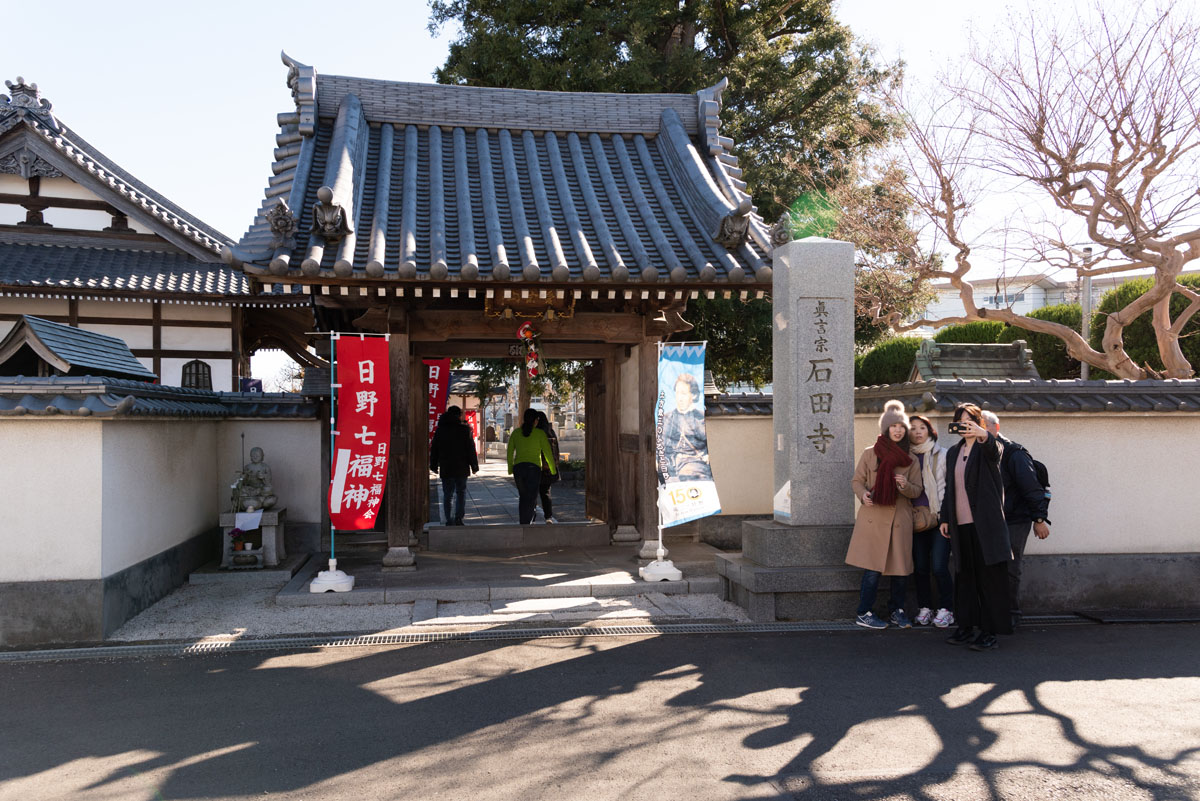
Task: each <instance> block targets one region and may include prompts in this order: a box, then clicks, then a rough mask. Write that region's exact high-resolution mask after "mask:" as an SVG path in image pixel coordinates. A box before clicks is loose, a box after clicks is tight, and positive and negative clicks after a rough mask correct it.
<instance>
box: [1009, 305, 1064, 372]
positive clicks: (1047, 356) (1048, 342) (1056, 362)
mask: <svg viewBox="0 0 1200 801" xmlns="http://www.w3.org/2000/svg"><path fill="white" fill-rule="evenodd" d="M1026 316H1027V317H1032V318H1034V319H1035V320H1048V321H1050V322H1053V323H1061V324H1062V325H1065V326H1067V327H1068V328H1072V329H1074V330H1076V331H1081V330H1083V310H1082V309H1081V308H1080V306H1079V304H1078V303H1061V304H1059V305H1057V306H1043V307H1042V308H1040V309H1034V310H1033V311H1031V312H1030V313H1029V314H1027V315H1026ZM1018 339H1023V340H1025V342H1026V343H1027V344H1028V345H1029V350H1030V351H1031V352H1032V353H1033V364H1034V366H1035V367H1037V371H1038V375H1040V376H1041V377H1042V378H1062V379H1066V378H1079V362H1078V361H1077V360H1075V359H1073V358H1071V357H1070V356H1068V355H1067V343H1065V342H1063V341H1062V340H1061V339H1059V338H1058V337H1056V336H1054V335H1052V334H1040V333H1038V332H1036V331H1027V330H1025V329H1024V328H1018V327H1017V326H1015V325H1008V326H1005V327H1004V330H1003V331H1001V332H1000V336H999V337H998V338H997V340H996V341H997V342H1016V341H1017V340H1018Z"/></svg>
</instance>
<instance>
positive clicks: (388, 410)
mask: <svg viewBox="0 0 1200 801" xmlns="http://www.w3.org/2000/svg"><path fill="white" fill-rule="evenodd" d="M334 347H335V348H336V349H337V382H338V385H339V386H338V387H337V388H336V392H337V424H336V425H337V428H336V434H335V437H334V445H333V469H332V471H331V479H330V482H329V519H330V522H331V523H332V525H333V527H334V528H335V529H342V530H354V529H364V528H373V527H374V526H375V519H376V517H378V515H379V510H380V508H381V504H382V502H383V488H384V486H385V484H386V483H387V464H388V455H389V453H388V451H389V448H390V443H391V432H392V392H391V379H390V377H389V375H388V343H387V340H386V339H385V338H383V337H358V336H355V335H353V334H348V335H344V336H339V337H337V339H336V340H335V341H334Z"/></svg>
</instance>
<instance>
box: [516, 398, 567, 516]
mask: <svg viewBox="0 0 1200 801" xmlns="http://www.w3.org/2000/svg"><path fill="white" fill-rule="evenodd" d="M537 419H538V413H537V410H536V409H526V410H525V414H524V415H523V416H522V417H521V427H520V428H514V429H513V430H512V433H511V434H510V435H509V437H508V472H509V474H510V475H512V477H513V481H515V482H516V484H517V496H518V499H519V500H518V506H517V511H518V516H519V517H520V520H521V525H523V526H527V525H529V524H530V523H532V522H533V512H534V510H535V509H536V508H537V499H538V490H539V489H540V488H541V483H542V458H543V457H545V460H546V463H547V464H549V465H550V472H551V473H552V474H557V473H558V466H557V465H556V464H555V460H554V452H553V451H552V450H551V449H550V439H549V438H548V437H547V436H546V432H545V431H542V430H541V429H540V428H538V427H537Z"/></svg>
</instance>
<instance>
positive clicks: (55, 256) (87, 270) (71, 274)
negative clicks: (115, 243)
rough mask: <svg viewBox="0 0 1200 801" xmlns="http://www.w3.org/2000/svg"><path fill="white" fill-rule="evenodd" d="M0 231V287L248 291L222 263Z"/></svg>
mask: <svg viewBox="0 0 1200 801" xmlns="http://www.w3.org/2000/svg"><path fill="white" fill-rule="evenodd" d="M8 239H11V235H9V234H6V233H0V286H21V287H44V288H67V289H102V290H135V291H144V292H163V293H170V294H203V295H248V294H249V291H250V285H249V281H248V280H247V278H246V276H245V275H243V274H242V273H239V272H237V271H236V270H232V269H230V268H229V267H226V266H225V265H223V264H220V263H219V262H218V263H213V262H201V261H197V260H196V259H194V258H193V257H191V256H189V255H187V254H186V253H179V252H170V253H164V252H160V251H152V250H142V249H120V248H113V247H111V246H110V247H107V248H104V247H98V246H83V245H74V244H61V245H57V244H56V245H49V244H29V243H16V242H11V241H6V240H8Z"/></svg>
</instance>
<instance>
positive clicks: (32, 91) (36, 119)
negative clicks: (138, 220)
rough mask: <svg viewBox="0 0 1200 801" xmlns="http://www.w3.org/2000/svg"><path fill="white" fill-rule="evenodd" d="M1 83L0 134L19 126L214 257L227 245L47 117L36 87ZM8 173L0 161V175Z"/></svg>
mask: <svg viewBox="0 0 1200 801" xmlns="http://www.w3.org/2000/svg"><path fill="white" fill-rule="evenodd" d="M5 84H6V85H7V86H8V90H9V94H0V136H3V135H4V134H6V133H8V132H9V131H10V130H12V129H14V128H16V127H17V126H19V125H22V124H23V125H25V126H26V127H27V128H28V129H29V130H30V131H32V132H33V133H34V134H35V135H36V136H37V137H39V138H40V139H41V140H42V141H44V142H45V143H46V144H47V145H49V146H50V147H52V148H54V149H55V150H57V151H58V152H59V153H61V154H62V155H63V156H65V157H66V158H67V159H68V160H69V161H70V162H73V163H74V164H76V165H78V167H79V168H81V169H82V170H84V171H86V173H87V174H88V175H90V176H92V177H93V178H95V179H96V180H98V181H100V182H101V183H102V184H104V185H106V186H108V187H110V188H111V189H112V190H114V191H115V192H117V193H118V194H119V195H120V196H122V197H123V198H126V199H127V200H128V201H130V202H131V203H133V204H134V205H136V206H137V207H139V208H140V209H142V211H143V212H145V213H146V214H148V215H149V216H150V217H152V218H154V219H156V220H157V221H159V222H160V223H162V224H164V225H166V226H169V227H170V228H171V229H172V230H174V231H176V232H178V233H179V234H181V235H183V236H184V237H186V238H187V239H188V240H190V241H192V242H194V243H196V244H197V245H199V246H201V247H202V248H203V249H204V250H205V251H207V252H209V253H211V254H213V255H214V257H215V256H216V255H217V254H220V253H221V251H222V249H223V248H224V247H225V246H226V245H227V244H228V243H229V241H230V240H229V237H227V236H225V235H224V234H222V233H221V232H220V231H218V230H217V229H215V228H213V227H212V226H210V225H208V224H207V223H205V222H203V221H202V220H200V219H199V218H197V217H195V216H194V215H192V214H190V213H188V212H187V211H185V210H184V209H183V208H181V207H180V206H178V205H176V204H175V203H172V202H171V201H170V200H168V199H167V198H165V197H163V196H162V195H161V194H159V193H158V192H156V191H154V190H153V189H151V188H150V187H149V186H147V185H146V184H144V183H143V182H141V181H139V180H138V179H137V178H135V177H134V176H133V175H131V174H130V173H129V172H128V171H126V170H125V169H123V168H122V167H121V166H120V165H118V164H117V163H116V162H114V161H113V160H112V159H110V158H108V157H107V156H106V155H104V153H102V152H100V150H99V149H98V148H96V147H95V146H94V145H92V144H91V143H89V142H88V141H87V140H86V139H84V138H83V137H82V136H80V135H79V134H78V133H76V132H75V131H73V130H71V129H70V128H68V127H67V126H66V125H65V124H63V123H62V122H61V121H59V120H58V119H57V118H56V117H55V116H54V114H52V113H51V103H50V102H49V101H48V100H46V99H44V98H43V97H42V96H41V93H40V92H39V91H38V88H37V84H31V83H26V82H25V80H24V79H23V78H17V80H16V82H13V81H5ZM11 158H12V159H13V165H12V168H13V169H17V168H19V164H18V163H17V160H18V157H17V156H16V155H15V154H13V155H11ZM2 161H3V160H0V162H2ZM9 171H10V170H9V169H5V164H4V163H0V172H9Z"/></svg>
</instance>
